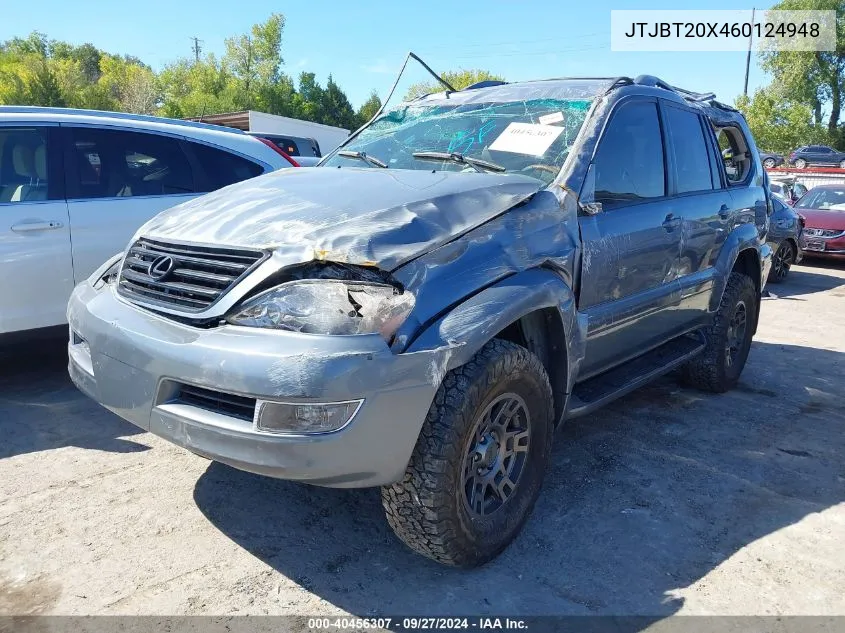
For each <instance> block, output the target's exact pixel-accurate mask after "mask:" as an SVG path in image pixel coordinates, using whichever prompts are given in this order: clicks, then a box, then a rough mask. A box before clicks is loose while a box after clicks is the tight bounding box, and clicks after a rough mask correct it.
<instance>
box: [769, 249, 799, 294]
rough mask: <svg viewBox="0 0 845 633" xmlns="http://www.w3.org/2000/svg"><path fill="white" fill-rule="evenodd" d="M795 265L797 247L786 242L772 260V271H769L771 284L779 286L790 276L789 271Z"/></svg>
mask: <svg viewBox="0 0 845 633" xmlns="http://www.w3.org/2000/svg"><path fill="white" fill-rule="evenodd" d="M794 263H795V247H794V246H793V245H792V242H790V241H789V240H784V241H783V242H781V243H780V245H779V246H778V249H777V250H776V251H775V255H774V257H773V258H772V269H771V270H770V271H769V277H768V280H769V283H773V284H778V283H780V282H782V281H783V280H785V279H786V276H787V275H789V269H790V268H792V264H794Z"/></svg>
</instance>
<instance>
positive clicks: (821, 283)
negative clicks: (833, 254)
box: [766, 260, 845, 301]
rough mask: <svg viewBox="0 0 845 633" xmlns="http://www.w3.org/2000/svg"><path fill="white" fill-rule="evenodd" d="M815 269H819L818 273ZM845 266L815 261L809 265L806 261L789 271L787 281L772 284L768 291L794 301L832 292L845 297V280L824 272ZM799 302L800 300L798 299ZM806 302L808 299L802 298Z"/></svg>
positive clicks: (767, 288) (767, 286) (833, 294)
mask: <svg viewBox="0 0 845 633" xmlns="http://www.w3.org/2000/svg"><path fill="white" fill-rule="evenodd" d="M815 269H819V270H818V272H816V270H815ZM843 269H845V266H838V267H837V266H836V265H835V264H834V265H831V264H825V265H821V264H817V263H816V262H815V261H812V262H810V263H808V262H807V261H806V260H805V261H804V262H802V264H801V265H799V266H794V267H793V268H792V270H790V271H789V275H788V276H787V277H786V280H785V281H782V282H780V283H770V284H767V285H766V290H768V291H769V292H771V293H774V294H775V295H777V297H778V298H780V299H793V298H798V297H801V295H808V294H813V293H815V292H825V291H828V290H832V291H833V292H831V295H832V296H834V297H836V296H841V297H845V278H843V277H838V276H835V275H826V274H824V272H823V271H824V270H834V271H835V270H843ZM796 300H798V299H796ZM800 300H801V301H806V298H801V299H800Z"/></svg>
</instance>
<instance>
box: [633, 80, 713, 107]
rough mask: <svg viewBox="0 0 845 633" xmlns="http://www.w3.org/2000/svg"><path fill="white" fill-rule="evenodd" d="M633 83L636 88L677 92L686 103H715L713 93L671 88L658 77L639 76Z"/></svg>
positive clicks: (671, 86)
mask: <svg viewBox="0 0 845 633" xmlns="http://www.w3.org/2000/svg"><path fill="white" fill-rule="evenodd" d="M634 83H635V84H636V85H638V86H651V87H653V88H663V89H664V90H671V91H673V92H677V93H678V94H679V95H680V96H682V97H683V98H684V99H686V100H687V101H695V102H703V101H715V99H716V93H714V92H703V93H702V92H693V91H692V90H684V89H683V88H678V87H677V86H673V85H671V84H669V83H667V82H665V81H663V80H662V79H660V78H659V77H655V76H654V75H639V76H637V77H635V78H634Z"/></svg>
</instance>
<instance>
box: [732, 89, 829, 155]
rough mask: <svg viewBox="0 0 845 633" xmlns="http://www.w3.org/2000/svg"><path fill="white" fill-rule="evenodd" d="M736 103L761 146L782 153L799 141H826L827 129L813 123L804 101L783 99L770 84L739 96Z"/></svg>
mask: <svg viewBox="0 0 845 633" xmlns="http://www.w3.org/2000/svg"><path fill="white" fill-rule="evenodd" d="M736 106H737V108H738V109H739V110H740V111H741V112H742V113H743V114H744V115H745V118H746V120H747V121H748V126H749V127H750V128H751V133H752V135H753V136H754V142H755V143H756V144H757V147H759V148H760V149H763V150H766V151H769V152H779V153H783V154H785V153H787V152H789V151H791V150H793V149H795V148H796V147H799V146H800V145H806V144H808V143H827V142H829V140H828V134H827V130H826V129H825V128H824V127H823V126H818V125H814V124H813V112H812V109H811V108H810V107H809V106H808V105H807V104H805V103H799V102H797V101H785V100H783V99H781V98H779V97H778V95H777V94H776V93H775V91H774V90H773V89H771V88H761V89H759V90H757V91H756V92H755V93H754V96H753V98H752V99H749V98H748V97H745V96H741V97H739V98H738V99H737V101H736Z"/></svg>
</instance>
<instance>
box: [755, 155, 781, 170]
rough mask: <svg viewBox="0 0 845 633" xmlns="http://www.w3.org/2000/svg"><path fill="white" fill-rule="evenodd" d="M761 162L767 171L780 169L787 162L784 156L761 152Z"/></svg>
mask: <svg viewBox="0 0 845 633" xmlns="http://www.w3.org/2000/svg"><path fill="white" fill-rule="evenodd" d="M760 160H761V161H762V163H763V167H765V168H766V169H773V168H775V167H780V166H781V165H783V164H784V163H785V162H786V160H785V159H784V157H783V154H772V153H771V152H760Z"/></svg>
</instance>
